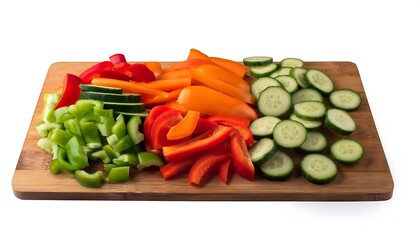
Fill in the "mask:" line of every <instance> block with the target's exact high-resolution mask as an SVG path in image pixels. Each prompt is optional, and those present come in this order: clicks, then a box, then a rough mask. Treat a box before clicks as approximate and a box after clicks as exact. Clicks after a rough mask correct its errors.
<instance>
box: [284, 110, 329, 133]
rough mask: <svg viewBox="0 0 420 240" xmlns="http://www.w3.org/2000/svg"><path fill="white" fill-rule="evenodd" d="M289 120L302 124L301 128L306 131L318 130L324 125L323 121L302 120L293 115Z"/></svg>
mask: <svg viewBox="0 0 420 240" xmlns="http://www.w3.org/2000/svg"><path fill="white" fill-rule="evenodd" d="M289 119H290V120H294V121H296V122H300V123H302V124H303V126H305V128H306V129H308V130H314V129H318V128H320V127H321V126H322V125H323V124H324V122H323V121H312V120H303V119H301V118H299V117H297V116H296V115H295V114H294V113H292V114H290V117H289Z"/></svg>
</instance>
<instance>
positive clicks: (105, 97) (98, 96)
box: [80, 91, 141, 103]
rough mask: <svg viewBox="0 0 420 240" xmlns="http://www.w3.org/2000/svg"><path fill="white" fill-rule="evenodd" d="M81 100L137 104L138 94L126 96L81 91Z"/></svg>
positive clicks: (126, 94) (124, 94)
mask: <svg viewBox="0 0 420 240" xmlns="http://www.w3.org/2000/svg"><path fill="white" fill-rule="evenodd" d="M80 98H81V99H94V100H99V101H103V102H125V103H138V102H140V100H141V99H140V94H128V93H122V94H118V93H101V92H91V91H82V92H81V94H80Z"/></svg>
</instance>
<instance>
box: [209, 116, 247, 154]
mask: <svg viewBox="0 0 420 240" xmlns="http://www.w3.org/2000/svg"><path fill="white" fill-rule="evenodd" d="M209 120H210V121H214V122H216V123H218V124H222V125H224V126H228V127H232V128H234V129H236V130H237V132H238V133H239V134H240V135H241V136H242V138H243V139H244V140H245V142H246V145H247V147H251V146H252V145H253V144H254V136H253V135H252V132H251V130H250V129H249V128H248V126H249V123H250V121H249V120H248V119H243V118H236V117H227V116H212V117H209Z"/></svg>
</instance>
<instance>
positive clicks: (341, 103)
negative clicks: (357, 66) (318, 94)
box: [329, 89, 362, 112]
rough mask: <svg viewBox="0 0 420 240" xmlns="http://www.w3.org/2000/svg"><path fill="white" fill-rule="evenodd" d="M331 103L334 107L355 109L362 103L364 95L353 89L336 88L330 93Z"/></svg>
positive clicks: (348, 109)
mask: <svg viewBox="0 0 420 240" xmlns="http://www.w3.org/2000/svg"><path fill="white" fill-rule="evenodd" d="M329 100H330V104H331V105H332V107H334V108H339V109H342V110H345V111H348V112H350V111H355V110H357V109H358V108H359V107H360V105H362V97H361V96H360V94H359V93H358V92H356V91H354V90H352V89H336V90H333V91H332V92H331V93H330V95H329Z"/></svg>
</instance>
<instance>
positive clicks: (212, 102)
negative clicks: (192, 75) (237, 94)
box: [177, 86, 258, 121]
mask: <svg viewBox="0 0 420 240" xmlns="http://www.w3.org/2000/svg"><path fill="white" fill-rule="evenodd" d="M177 101H178V103H180V104H182V105H184V106H185V107H187V108H188V109H191V110H194V111H198V112H201V113H204V114H207V115H209V116H214V115H225V116H233V117H241V118H246V119H249V120H251V121H253V120H255V119H257V118H258V115H257V112H256V111H255V109H253V108H252V107H250V106H249V105H248V104H246V103H245V102H243V101H241V100H238V99H236V98H234V97H231V96H229V95H227V94H224V93H221V92H219V91H216V90H214V89H211V88H209V87H205V86H189V87H185V88H184V89H182V91H181V93H180V94H179V96H178V100H177Z"/></svg>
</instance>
